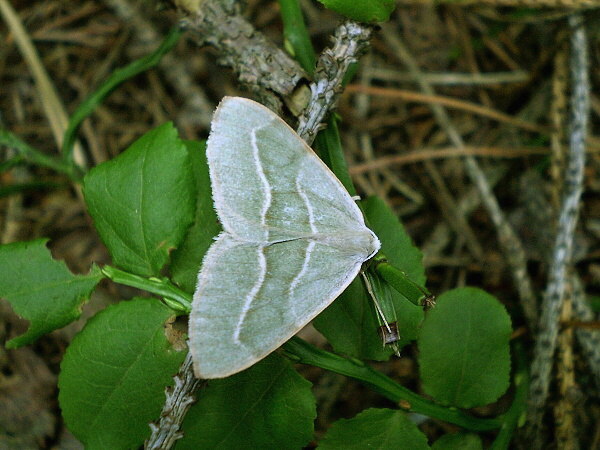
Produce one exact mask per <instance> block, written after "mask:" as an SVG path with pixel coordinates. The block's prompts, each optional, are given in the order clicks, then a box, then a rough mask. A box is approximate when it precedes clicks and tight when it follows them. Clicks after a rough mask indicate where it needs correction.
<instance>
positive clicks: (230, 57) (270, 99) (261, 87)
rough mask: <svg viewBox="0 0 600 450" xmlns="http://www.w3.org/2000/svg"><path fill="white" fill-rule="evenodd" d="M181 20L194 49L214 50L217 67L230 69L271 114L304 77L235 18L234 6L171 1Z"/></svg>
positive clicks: (212, 0) (216, 0) (214, 0)
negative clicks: (221, 65)
mask: <svg viewBox="0 0 600 450" xmlns="http://www.w3.org/2000/svg"><path fill="white" fill-rule="evenodd" d="M174 3H175V5H176V6H177V7H178V8H179V9H180V11H181V12H182V13H183V14H185V17H184V18H183V19H181V24H182V26H183V27H185V28H187V29H188V30H189V31H190V32H192V33H193V35H194V36H195V37H196V38H197V43H198V45H201V46H204V45H210V46H212V47H214V48H215V49H216V50H217V54H218V60H219V63H221V64H223V65H225V66H229V67H231V68H233V69H234V70H235V71H236V72H237V73H238V79H239V81H240V83H242V84H243V85H245V86H246V87H248V89H250V90H251V91H252V92H253V93H254V94H256V95H257V96H258V97H259V98H260V100H261V102H262V103H264V104H265V105H267V106H268V107H269V108H271V109H273V110H279V109H280V107H281V98H283V97H287V96H288V95H290V94H291V93H292V91H293V90H294V89H295V88H296V87H297V85H298V83H299V82H300V80H301V79H303V78H306V74H305V73H304V71H303V70H302V68H301V67H300V65H299V64H298V63H297V62H296V61H295V60H293V59H292V58H291V57H290V56H289V55H288V54H287V53H285V52H284V51H283V50H281V49H280V48H279V47H277V46H276V45H275V44H273V43H272V42H270V41H269V40H268V39H267V38H266V37H265V36H264V35H263V34H262V33H260V32H258V31H257V30H256V29H255V28H254V26H253V25H252V24H251V23H250V22H248V21H247V20H246V19H245V18H244V17H242V16H241V15H240V14H239V11H238V5H239V3H238V2H234V1H230V0H206V1H202V2H189V1H185V0H175V2H174Z"/></svg>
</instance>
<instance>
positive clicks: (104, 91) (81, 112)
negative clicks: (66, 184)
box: [62, 28, 181, 164]
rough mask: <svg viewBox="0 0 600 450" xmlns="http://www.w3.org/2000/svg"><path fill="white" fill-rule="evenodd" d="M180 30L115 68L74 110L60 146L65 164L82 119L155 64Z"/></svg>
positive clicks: (177, 38) (167, 50)
mask: <svg viewBox="0 0 600 450" xmlns="http://www.w3.org/2000/svg"><path fill="white" fill-rule="evenodd" d="M180 35H181V31H180V30H179V29H178V28H173V29H172V30H171V31H170V32H169V34H168V35H167V36H166V37H165V39H164V40H163V42H162V44H161V45H160V46H159V47H158V48H157V49H156V50H155V51H153V52H152V53H150V54H149V55H146V56H144V57H143V58H140V59H138V60H137V61H134V62H132V63H131V64H129V65H127V66H126V67H123V68H120V69H116V70H115V71H114V72H113V73H112V75H111V76H110V77H109V78H108V80H106V81H105V82H104V83H103V84H102V85H101V86H100V87H99V88H98V89H97V90H96V91H94V92H93V93H91V94H90V95H89V96H88V97H87V98H86V99H85V100H84V101H83V102H82V103H81V104H80V105H79V107H78V108H77V109H76V110H75V112H74V113H73V115H72V116H71V120H70V121H69V127H68V128H67V131H66V132H65V139H64V141H63V146H62V155H63V159H64V161H65V162H66V163H67V164H72V161H73V147H74V144H75V139H76V137H77V131H78V130H79V127H80V126H81V123H82V122H83V120H84V119H85V118H86V117H88V116H89V115H90V114H92V113H93V112H94V111H95V110H96V108H97V106H98V105H99V104H100V103H102V102H103V101H104V99H105V98H106V97H108V95H109V94H110V93H111V92H112V91H114V90H115V89H116V88H117V87H119V86H120V85H121V84H122V83H123V82H125V81H127V80H129V79H130V78H133V77H134V76H136V75H138V74H140V73H142V72H145V71H146V70H148V69H151V68H152V67H154V66H156V65H157V64H158V63H159V62H160V60H161V58H162V57H163V56H164V55H165V54H166V53H168V52H169V51H170V50H171V49H172V48H173V47H174V46H175V44H176V43H177V41H178V40H179V36H180Z"/></svg>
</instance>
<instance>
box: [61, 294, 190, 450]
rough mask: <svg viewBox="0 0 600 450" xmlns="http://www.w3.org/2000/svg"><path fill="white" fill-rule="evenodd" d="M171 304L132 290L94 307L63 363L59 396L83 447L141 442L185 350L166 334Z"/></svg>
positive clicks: (117, 445) (156, 414) (156, 413)
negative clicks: (125, 296)
mask: <svg viewBox="0 0 600 450" xmlns="http://www.w3.org/2000/svg"><path fill="white" fill-rule="evenodd" d="M172 316H173V311H172V310H171V309H169V308H168V307H166V306H164V305H163V304H162V303H160V302H159V301H158V300H156V299H150V298H136V299H133V300H130V301H127V302H121V303H118V304H116V305H113V306H109V307H108V308H106V309H105V310H103V311H101V312H99V313H98V314H96V315H95V316H94V317H93V318H92V319H91V320H90V321H89V322H88V323H87V325H86V326H85V328H84V329H83V330H82V331H81V332H80V333H79V334H78V335H77V336H76V337H75V339H73V342H72V343H71V345H70V346H69V348H68V349H67V352H66V354H65V358H64V360H63V362H62V364H61V373H60V376H59V381H58V387H59V389H60V392H59V397H58V400H59V403H60V407H61V409H62V412H63V418H64V420H65V422H66V424H67V426H68V427H69V430H71V432H72V433H73V434H74V435H75V436H76V437H77V438H78V439H79V440H80V441H81V442H83V443H84V445H85V447H86V448H87V449H95V448H97V449H107V448H131V447H138V446H139V445H141V444H142V442H143V440H144V439H146V438H147V437H148V436H149V435H150V428H149V427H148V422H150V421H151V420H155V419H158V416H159V414H160V411H161V408H162V405H163V403H164V401H165V394H164V389H165V386H167V385H171V384H172V382H173V378H172V377H173V375H174V374H175V373H177V370H178V367H179V365H180V364H181V362H182V361H183V359H184V358H185V352H178V351H175V350H174V349H173V347H172V346H171V344H170V343H169V341H168V340H167V338H166V337H165V323H166V322H167V321H168V319H169V318H170V317H172Z"/></svg>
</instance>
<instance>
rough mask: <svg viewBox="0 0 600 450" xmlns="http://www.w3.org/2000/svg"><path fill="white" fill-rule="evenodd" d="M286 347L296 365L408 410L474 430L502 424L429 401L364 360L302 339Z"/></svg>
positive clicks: (295, 340) (487, 428) (496, 426)
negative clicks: (355, 384)
mask: <svg viewBox="0 0 600 450" xmlns="http://www.w3.org/2000/svg"><path fill="white" fill-rule="evenodd" d="M283 347H284V349H285V351H286V354H288V355H289V356H291V358H292V359H294V360H296V361H297V362H301V363H303V364H311V365H313V366H317V367H321V368H323V369H326V370H331V371H333V372H336V373H339V374H342V375H346V376H348V377H351V378H354V379H356V380H359V381H361V382H363V383H364V384H365V385H367V386H369V387H370V388H371V389H373V390H374V391H375V392H377V393H379V394H381V395H383V396H384V397H386V398H388V399H390V400H392V401H393V402H396V403H400V402H402V404H406V405H407V408H406V409H407V410H409V411H412V412H418V413H420V414H424V415H426V416H429V417H433V418H436V419H439V420H443V421H445V422H449V423H453V424H455V425H458V426H461V427H463V428H466V429H468V430H472V431H488V430H495V429H497V428H499V427H500V426H501V424H502V422H501V421H500V420H499V419H479V418H476V417H472V416H469V415H468V414H466V413H464V412H462V411H459V410H456V409H453V408H449V407H444V406H441V405H438V404H436V403H434V402H431V401H429V400H426V399H424V398H422V397H420V396H419V395H417V394H415V393H414V392H412V391H410V390H408V389H406V388H405V387H403V386H401V385H399V384H398V383H396V382H395V381H394V380H392V379H391V378H388V377H386V376H385V375H383V374H382V373H379V372H377V371H376V370H374V369H373V368H371V367H370V366H369V365H368V364H366V363H364V362H362V361H359V360H357V359H348V358H343V357H341V356H338V355H335V354H333V353H329V352H326V351H324V350H320V349H318V348H316V347H314V346H313V345H311V344H309V343H308V342H305V341H303V340H302V339H300V338H296V337H294V338H292V339H290V340H289V341H288V342H286V343H285V344H284V345H283Z"/></svg>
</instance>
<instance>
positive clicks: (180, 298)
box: [102, 265, 192, 314]
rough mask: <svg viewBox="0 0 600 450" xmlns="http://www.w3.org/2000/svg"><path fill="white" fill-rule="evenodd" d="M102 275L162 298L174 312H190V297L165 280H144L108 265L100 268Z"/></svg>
mask: <svg viewBox="0 0 600 450" xmlns="http://www.w3.org/2000/svg"><path fill="white" fill-rule="evenodd" d="M102 273H103V274H104V275H106V276H107V277H108V278H110V279H111V280H112V281H114V282H115V283H119V284H124V285H125V286H131V287H135V288H138V289H143V290H145V291H148V292H150V293H152V294H155V295H158V296H160V297H163V298H164V300H165V302H166V303H167V304H168V305H169V307H171V308H173V309H174V310H176V311H180V312H182V313H184V314H189V313H190V311H191V310H192V296H191V295H190V294H188V293H186V292H183V291H182V290H181V289H179V288H178V287H177V286H175V285H174V284H173V283H171V281H170V280H169V279H167V278H156V277H151V278H145V277H141V276H139V275H135V274H133V273H129V272H124V271H123V270H120V269H117V268H116V267H112V266H108V265H106V266H104V267H103V268H102Z"/></svg>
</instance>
